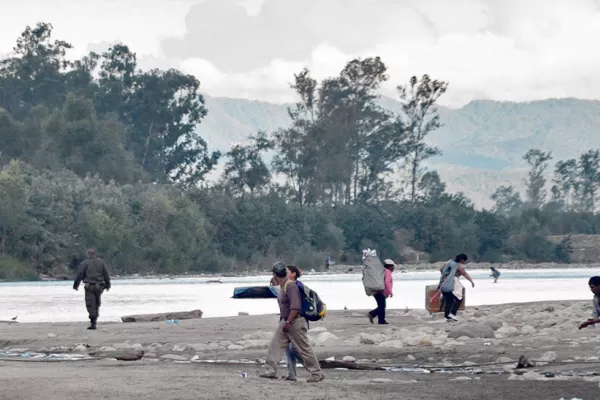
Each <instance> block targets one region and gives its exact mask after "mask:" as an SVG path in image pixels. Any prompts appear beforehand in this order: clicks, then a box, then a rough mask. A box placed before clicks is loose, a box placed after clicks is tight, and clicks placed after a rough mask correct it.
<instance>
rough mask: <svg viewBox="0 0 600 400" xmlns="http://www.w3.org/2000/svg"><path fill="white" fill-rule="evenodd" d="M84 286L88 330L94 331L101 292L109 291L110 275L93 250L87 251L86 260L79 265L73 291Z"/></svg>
mask: <svg viewBox="0 0 600 400" xmlns="http://www.w3.org/2000/svg"><path fill="white" fill-rule="evenodd" d="M82 281H83V283H84V284H85V307H86V308H87V312H88V314H89V318H90V326H89V327H88V329H90V330H94V329H96V322H97V321H98V316H99V311H100V304H101V297H102V292H104V290H105V289H106V291H108V290H110V275H109V274H108V269H107V268H106V264H104V261H102V259H101V258H99V257H97V256H96V253H95V251H94V249H88V251H87V259H86V260H84V261H83V262H82V263H81V264H80V265H79V270H78V272H77V276H76V277H75V282H74V283H73V289H74V290H79V284H80V283H81V282H82Z"/></svg>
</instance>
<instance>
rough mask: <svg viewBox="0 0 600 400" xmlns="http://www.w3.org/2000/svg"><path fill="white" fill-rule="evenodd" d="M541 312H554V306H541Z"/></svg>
mask: <svg viewBox="0 0 600 400" xmlns="http://www.w3.org/2000/svg"><path fill="white" fill-rule="evenodd" d="M541 312H554V306H547V307H544V308H542V310H541Z"/></svg>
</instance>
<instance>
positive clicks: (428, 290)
mask: <svg viewBox="0 0 600 400" xmlns="http://www.w3.org/2000/svg"><path fill="white" fill-rule="evenodd" d="M436 293H437V285H429V286H425V309H426V310H427V311H429V312H430V313H432V314H433V313H438V312H444V308H443V304H442V301H443V299H444V298H443V296H441V295H440V297H438V298H437V299H435V301H434V302H433V303H432V302H430V300H431V298H432V297H433V296H434V295H435V294H436ZM466 302H467V291H466V290H465V288H463V301H462V303H461V304H460V307H459V308H458V310H459V311H460V310H464V309H465V303H466Z"/></svg>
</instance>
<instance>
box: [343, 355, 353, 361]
mask: <svg viewBox="0 0 600 400" xmlns="http://www.w3.org/2000/svg"><path fill="white" fill-rule="evenodd" d="M342 361H344V362H356V358H355V357H352V356H345V357H344V358H342Z"/></svg>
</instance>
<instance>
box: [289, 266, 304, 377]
mask: <svg viewBox="0 0 600 400" xmlns="http://www.w3.org/2000/svg"><path fill="white" fill-rule="evenodd" d="M301 276H302V270H301V269H300V268H297V267H295V266H291V265H288V266H287V278H288V279H289V280H290V281H296V280H298V278H300V277H301ZM285 358H286V360H287V367H288V376H287V378H285V380H288V381H297V380H298V375H297V373H296V364H298V363H301V364H303V365H304V361H302V357H300V354H298V351H297V350H296V348H295V347H294V345H293V344H292V343H290V344H288V346H287V347H286V349H285Z"/></svg>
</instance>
